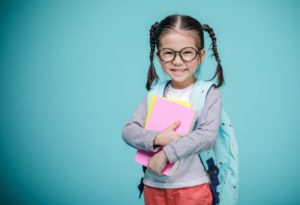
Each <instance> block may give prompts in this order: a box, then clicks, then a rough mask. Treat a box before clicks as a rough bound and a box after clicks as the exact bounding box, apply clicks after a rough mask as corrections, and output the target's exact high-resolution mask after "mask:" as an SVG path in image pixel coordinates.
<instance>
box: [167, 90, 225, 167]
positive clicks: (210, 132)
mask: <svg viewBox="0 0 300 205" xmlns="http://www.w3.org/2000/svg"><path fill="white" fill-rule="evenodd" d="M221 104H222V102H221V91H220V88H215V87H213V86H212V87H211V88H210V90H209V91H208V94H207V97H206V100H205V103H204V105H203V109H202V112H201V114H200V116H199V122H200V123H199V127H198V128H197V129H196V130H193V131H192V132H190V133H189V134H187V135H185V136H183V137H181V138H178V139H177V140H175V141H173V142H171V143H169V144H168V145H166V146H165V147H164V148H163V149H164V151H165V153H166V155H167V158H168V160H169V161H170V162H175V161H177V160H180V159H182V158H186V157H188V156H190V155H192V154H198V153H199V152H202V151H206V150H209V149H211V148H212V147H213V146H214V145H215V143H216V140H217V136H218V132H219V123H220V120H221Z"/></svg>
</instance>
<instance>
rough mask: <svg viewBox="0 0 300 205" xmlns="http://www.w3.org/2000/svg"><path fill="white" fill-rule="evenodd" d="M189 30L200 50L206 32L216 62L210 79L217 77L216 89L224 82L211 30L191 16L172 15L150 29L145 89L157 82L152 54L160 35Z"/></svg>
mask: <svg viewBox="0 0 300 205" xmlns="http://www.w3.org/2000/svg"><path fill="white" fill-rule="evenodd" d="M178 29H182V30H189V31H195V32H196V33H197V34H198V37H199V38H198V39H197V40H200V42H198V43H199V44H200V45H199V47H200V49H203V48H204V34H203V31H206V32H208V34H209V36H210V38H211V39H212V50H213V55H214V56H215V59H216V61H217V68H216V71H215V74H214V76H213V77H212V78H211V79H210V80H213V79H214V78H215V77H216V76H218V84H217V85H216V87H217V88H218V87H221V86H222V85H223V84H224V83H225V81H224V75H223V69H222V66H221V63H220V62H221V60H220V57H219V53H218V50H217V44H216V40H217V39H216V36H215V33H214V31H213V29H212V28H211V27H210V26H209V25H207V24H203V25H202V24H201V23H200V22H199V21H198V20H196V19H194V18H193V17H191V16H187V15H179V14H174V15H170V16H167V17H166V18H165V19H163V20H162V21H161V22H155V23H154V24H153V25H152V26H151V29H150V48H151V50H150V66H149V69H148V76H147V83H146V89H147V90H150V89H151V86H152V83H153V82H154V83H157V81H158V80H159V77H158V75H157V74H156V71H155V67H154V64H153V60H154V52H155V46H156V47H157V50H158V49H159V39H160V38H161V36H162V35H164V34H166V33H168V32H169V31H170V30H178Z"/></svg>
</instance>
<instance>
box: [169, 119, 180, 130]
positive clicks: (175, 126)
mask: <svg viewBox="0 0 300 205" xmlns="http://www.w3.org/2000/svg"><path fill="white" fill-rule="evenodd" d="M180 123H181V122H180V121H179V120H178V121H176V122H174V123H173V124H172V125H171V126H170V129H172V130H173V131H174V130H176V129H177V127H178V126H179V125H180Z"/></svg>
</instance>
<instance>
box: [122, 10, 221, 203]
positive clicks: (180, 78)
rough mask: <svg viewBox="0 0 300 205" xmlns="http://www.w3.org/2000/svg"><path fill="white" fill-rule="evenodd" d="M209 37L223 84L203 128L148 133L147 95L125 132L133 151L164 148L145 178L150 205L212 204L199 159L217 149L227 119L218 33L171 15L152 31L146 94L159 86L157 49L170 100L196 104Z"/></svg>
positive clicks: (209, 103) (211, 97) (205, 112)
mask: <svg viewBox="0 0 300 205" xmlns="http://www.w3.org/2000/svg"><path fill="white" fill-rule="evenodd" d="M204 31H206V32H208V33H209V35H210V37H211V39H212V45H213V47H212V49H213V54H214V56H215V59H216V61H217V63H218V64H217V68H216V72H215V75H214V77H213V78H212V79H214V78H215V77H216V76H217V77H218V83H217V85H216V86H212V87H211V88H210V90H209V92H208V94H207V97H206V100H205V104H204V106H203V109H202V111H201V115H200V116H199V120H200V124H199V127H198V128H197V129H196V130H193V131H192V132H190V133H189V134H187V135H184V136H182V135H179V134H176V133H175V132H174V131H173V129H174V128H175V127H176V126H178V125H179V123H180V122H175V123H174V124H172V125H170V126H169V127H168V128H167V129H165V130H164V131H163V132H156V131H149V130H145V129H144V125H145V119H146V115H147V94H146V95H145V96H144V97H143V99H142V101H141V103H140V104H139V106H138V108H137V110H136V111H135V113H134V114H133V116H132V117H131V119H130V120H129V122H127V123H126V125H125V126H124V129H123V132H122V137H123V140H124V141H125V142H126V143H127V144H128V145H130V146H132V147H134V148H136V149H143V150H146V151H153V150H154V149H155V148H156V146H164V147H163V149H162V150H161V151H160V152H158V153H157V154H155V155H154V156H153V157H152V158H151V159H150V160H149V163H148V166H147V170H146V172H145V175H144V180H143V183H144V200H145V204H146V205H164V204H171V205H173V204H179V205H209V204H212V193H211V189H210V179H209V176H208V174H207V173H206V172H205V170H204V167H203V165H202V163H201V161H200V158H199V156H198V154H199V153H200V152H202V151H206V150H208V149H211V148H212V147H213V146H214V144H215V142H216V139H217V135H218V128H219V123H220V119H221V91H220V87H221V86H222V85H223V83H224V77H223V71H222V67H221V64H220V58H219V55H218V52H217V46H216V37H215V34H214V32H213V29H212V28H211V27H210V26H208V25H206V24H201V23H200V22H199V21H197V20H196V19H194V18H192V17H190V16H186V15H171V16H168V17H166V18H165V19H163V20H162V21H161V22H159V23H158V22H156V23H155V24H154V25H152V26H151V30H150V45H151V51H150V67H149V70H148V80H147V84H146V88H147V90H148V91H149V90H150V89H151V86H152V84H153V82H157V81H158V76H157V74H156V71H155V68H154V65H153V58H154V51H155V47H156V48H157V52H156V56H157V57H158V60H159V63H160V65H161V68H162V69H163V71H164V72H165V73H166V74H167V75H168V76H169V77H170V78H171V80H170V83H168V84H167V86H166V89H165V92H164V97H168V98H174V99H178V100H182V101H190V98H191V91H192V88H193V85H194V83H195V81H196V80H197V73H198V72H199V69H200V64H201V62H202V61H203V60H204V57H205V50H204V34H203V32H204ZM212 79H211V80H212ZM178 160H179V161H180V164H179V166H178V168H177V170H176V171H175V173H174V174H173V175H172V176H166V175H162V174H161V172H162V169H163V168H164V167H165V165H166V163H167V162H168V161H169V162H175V161H178Z"/></svg>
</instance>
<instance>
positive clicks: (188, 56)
mask: <svg viewBox="0 0 300 205" xmlns="http://www.w3.org/2000/svg"><path fill="white" fill-rule="evenodd" d="M177 53H178V54H179V56H180V58H181V60H182V61H184V62H190V61H192V60H194V59H195V58H196V57H197V55H198V54H199V50H196V49H195V48H193V47H185V48H183V49H181V50H180V51H174V50H173V49H171V48H163V49H161V50H159V51H158V52H157V53H156V54H157V56H158V57H159V58H160V60H161V61H163V62H165V63H168V62H171V61H173V60H175V58H176V55H177Z"/></svg>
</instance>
